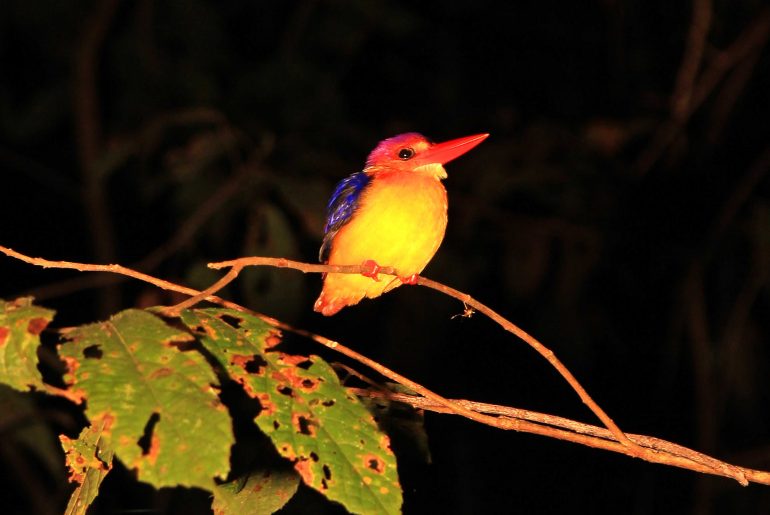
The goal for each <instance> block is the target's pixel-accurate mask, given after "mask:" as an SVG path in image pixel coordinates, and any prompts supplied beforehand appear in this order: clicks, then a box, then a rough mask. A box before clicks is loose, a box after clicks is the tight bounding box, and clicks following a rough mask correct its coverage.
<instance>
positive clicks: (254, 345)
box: [182, 309, 402, 513]
mask: <svg viewBox="0 0 770 515" xmlns="http://www.w3.org/2000/svg"><path fill="white" fill-rule="evenodd" d="M182 320H183V322H184V323H185V324H187V325H188V327H190V328H191V329H192V330H193V331H194V332H196V333H197V334H199V335H200V337H201V341H202V343H203V344H204V346H205V347H206V348H207V349H208V350H209V351H210V352H211V353H212V354H213V356H214V357H215V358H217V359H218V360H219V361H220V362H221V363H222V365H223V366H224V367H225V368H226V370H227V371H228V373H229V374H230V376H231V377H232V378H233V379H234V380H236V381H238V382H239V383H241V384H242V385H243V387H244V390H245V391H246V393H247V394H248V395H250V396H251V397H253V398H256V399H258V400H259V402H260V403H261V405H262V411H261V412H260V413H259V415H258V416H257V418H256V422H257V425H258V426H259V427H260V429H262V431H264V432H265V433H266V434H267V435H268V436H269V437H270V438H271V439H272V441H273V444H274V445H275V447H276V449H278V452H279V453H280V454H281V455H282V456H284V457H286V458H288V459H289V460H291V461H292V462H293V463H294V468H295V470H297V472H299V474H300V476H301V477H302V480H303V481H304V482H305V483H306V484H307V485H308V486H310V487H312V488H314V489H316V490H318V491H319V492H321V493H322V494H323V495H325V496H326V497H327V498H329V499H331V500H334V501H338V502H340V503H342V504H343V505H344V506H345V508H347V509H348V510H349V511H351V512H353V513H400V510H401V503H402V497H401V486H400V485H399V482H398V471H397V469H396V458H395V456H394V455H393V452H392V451H391V449H390V440H389V439H388V437H387V436H386V435H385V434H383V433H382V432H381V431H380V430H379V428H378V427H377V424H376V423H375V422H374V419H373V417H372V415H371V414H370V413H369V412H368V411H367V410H366V408H365V407H364V406H363V405H362V404H361V403H360V402H359V400H358V399H357V398H356V397H355V396H354V395H352V394H350V393H348V392H347V390H346V389H345V388H344V387H343V386H342V385H341V384H340V383H339V379H338V378H337V376H336V375H335V373H334V371H333V370H332V368H331V367H330V366H329V365H328V364H327V363H326V362H324V361H323V360H322V359H321V358H319V357H318V356H308V357H305V356H293V355H290V354H285V353H283V352H280V351H278V350H276V349H275V346H276V345H277V344H278V343H280V338H279V334H278V333H277V331H275V330H274V329H273V328H272V327H271V326H269V325H267V324H266V323H265V322H263V321H261V320H259V319H258V318H256V317H253V316H251V315H248V314H245V313H241V312H238V311H234V310H224V309H200V310H194V311H186V312H183V313H182Z"/></svg>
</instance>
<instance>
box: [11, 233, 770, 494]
mask: <svg viewBox="0 0 770 515" xmlns="http://www.w3.org/2000/svg"><path fill="white" fill-rule="evenodd" d="M0 252H2V253H3V254H5V255H7V256H9V257H12V258H15V259H19V260H21V261H23V262H25V263H29V264H32V265H35V266H40V267H43V268H64V269H72V270H79V271H84V272H109V273H115V274H121V275H125V276H128V277H132V278H134V279H138V280H140V281H144V282H147V283H150V284H153V285H155V286H158V287H160V288H163V289H166V290H173V291H176V292H180V293H184V294H186V295H191V296H194V297H196V298H205V300H208V301H210V302H214V303H216V304H219V305H223V306H226V307H230V308H233V309H237V310H240V311H244V312H249V313H252V314H253V315H255V316H257V317H259V318H260V319H262V320H264V321H265V322H267V323H269V324H271V325H273V326H275V327H277V328H279V329H282V330H286V331H291V332H293V333H295V334H299V335H301V336H305V337H307V338H309V339H312V340H313V341H315V342H317V343H319V344H321V345H324V346H325V347H327V348H329V349H332V350H334V351H336V352H339V353H340V354H343V355H345V356H347V357H349V358H351V359H354V360H356V361H358V362H359V363H361V364H363V365H365V366H367V367H369V368H371V369H373V370H375V371H377V372H378V373H380V374H381V375H382V376H384V377H387V378H388V379H391V380H393V381H395V382H397V383H399V384H401V385H403V386H406V387H407V388H409V389H410V390H412V391H414V392H416V393H417V394H418V395H406V396H404V395H403V394H396V393H390V392H388V393H384V392H382V391H381V389H378V391H375V392H371V391H367V392H366V395H369V396H377V395H380V396H385V395H387V397H388V398H391V399H393V400H397V401H399V402H406V403H407V404H411V405H413V406H415V407H418V408H420V409H430V410H432V411H437V412H440V413H453V414H457V415H461V416H464V417H466V418H469V419H471V420H474V421H476V422H479V423H482V424H487V425H490V426H493V427H497V428H500V429H505V430H515V431H522V432H528V433H533V434H539V435H543V436H549V437H552V438H557V439H561V440H566V441H570V442H573V443H578V444H581V445H586V446H589V447H594V448H597V449H605V450H609V451H613V452H618V453H621V454H626V455H628V456H632V457H638V458H642V459H644V460H646V461H649V462H651V463H661V464H665V465H671V466H676V467H680V468H685V469H688V470H693V471H696V472H702V473H708V474H714V475H718V476H724V477H729V478H733V479H735V480H736V481H738V482H739V483H740V484H741V485H747V484H748V482H749V481H751V482H755V483H763V484H768V485H770V472H766V471H761V470H753V469H749V468H745V467H739V466H736V465H732V464H729V463H725V462H723V461H721V460H717V459H715V458H712V457H710V456H706V455H704V454H701V453H698V452H696V451H693V450H691V449H688V448H686V447H682V446H679V445H677V444H674V443H671V442H667V441H665V440H661V439H658V438H654V437H649V436H644V435H633V434H623V433H622V432H620V430H619V429H617V426H615V427H616V429H617V432H620V435H621V437H620V438H619V437H618V435H617V434H616V431H613V430H612V428H607V429H604V428H600V427H596V426H590V425H587V424H582V423H580V422H577V421H574V420H569V419H565V418H562V417H556V416H553V415H546V414H542V413H536V412H530V411H526V410H520V409H516V408H511V407H507V406H496V405H491V404H484V403H478V402H473V401H467V400H450V399H446V398H444V397H442V396H441V395H438V394H436V393H434V392H432V391H431V390H429V389H427V388H425V387H423V386H422V385H420V384H418V383H416V382H414V381H411V380H410V379H407V378H406V377H404V376H402V375H400V374H398V373H396V372H394V371H392V370H390V369H388V368H387V367H385V366H383V365H381V364H379V363H377V362H375V361H373V360H371V359H369V358H367V357H366V356H363V355H361V354H359V353H357V352H356V351H354V350H352V349H350V348H348V347H345V346H344V345H342V344H340V343H339V342H336V341H334V340H330V339H329V338H326V337H324V336H321V335H317V334H314V333H311V332H309V331H305V330H302V329H297V328H294V327H292V326H290V325H288V324H285V323H283V322H280V321H279V320H276V319H274V318H272V317H269V316H266V315H263V314H260V313H254V312H252V311H250V310H248V309H246V308H244V307H242V306H239V305H238V304H235V303H233V302H229V301H226V300H223V299H221V298H219V297H216V296H213V295H208V296H205V297H203V295H204V294H205V293H206V292H208V291H210V290H214V289H215V288H214V286H217V287H221V285H222V284H226V283H227V282H229V281H231V280H232V279H233V278H235V277H237V275H238V273H239V272H240V270H242V269H243V267H245V266H250V265H255V264H260V265H269V266H274V267H278V268H294V269H297V270H300V271H303V272H332V273H360V272H361V267H360V266H359V265H352V266H331V265H317V264H310V263H300V262H296V261H290V260H287V259H282V258H261V257H260V258H243V259H240V260H233V261H227V262H222V263H213V264H210V265H209V266H211V267H212V268H228V267H229V268H230V269H231V270H229V271H228V274H226V276H225V278H226V279H225V278H223V279H220V281H217V283H216V284H215V285H214V286H212V287H211V288H208V289H207V290H206V291H204V292H199V291H198V290H195V289H192V288H187V287H185V286H181V285H178V284H175V283H171V282H169V281H165V280H162V279H158V278H156V277H152V276H150V275H147V274H144V273H141V272H137V271H135V270H131V269H130V268H126V267H123V266H120V265H94V264H86V263H74V262H69V261H51V260H47V259H43V258H35V257H30V256H26V255H24V254H21V253H19V252H16V251H14V250H12V249H9V248H7V247H3V246H0ZM380 273H383V274H386V275H397V273H396V271H395V270H393V269H392V268H383V269H382V270H381V272H380ZM418 284H422V285H424V286H427V287H430V288H434V289H437V290H439V291H442V292H444V293H447V294H449V295H451V296H453V297H455V298H458V299H459V300H461V301H463V302H465V303H466V304H467V305H470V306H473V307H474V309H477V310H478V311H480V312H484V313H485V314H487V315H488V316H490V317H491V318H493V320H495V321H496V322H498V323H499V324H501V325H503V327H506V329H507V330H509V331H511V332H513V333H514V334H516V335H517V336H520V337H522V338H523V339H525V338H526V339H525V341H527V343H530V345H531V344H532V343H531V342H536V343H537V344H538V345H539V347H537V346H536V347H535V348H536V349H538V352H541V354H542V355H544V356H546V357H547V356H548V355H552V354H553V353H551V352H550V351H549V350H548V349H546V348H545V347H544V346H542V344H540V343H539V342H537V340H535V339H534V338H532V337H531V336H529V335H528V334H527V333H526V332H524V331H523V330H521V329H519V328H518V327H516V326H515V325H513V324H512V323H511V322H509V321H507V320H505V319H504V318H503V317H501V316H500V315H498V314H497V313H495V312H494V311H492V310H491V309H489V308H487V307H486V306H484V305H483V304H481V303H479V302H478V301H475V300H474V299H473V298H471V297H470V296H469V295H466V294H463V293H461V292H458V291H457V290H454V289H452V288H449V287H447V286H444V285H441V284H440V283H436V282H435V281H431V280H429V279H425V278H420V279H419V281H418ZM170 309H177V310H178V309H179V306H175V307H172V308H170ZM482 310H483V311H482ZM552 359H555V356H553V357H552ZM549 361H550V360H549ZM561 367H563V365H561ZM564 370H565V371H566V368H564ZM560 373H561V371H560ZM567 374H569V372H568V371H567ZM569 377H571V374H569ZM573 379H574V378H573ZM570 384H572V383H570ZM573 387H574V385H573ZM356 393H360V394H363V392H361V391H360V390H356ZM586 395H587V394H586ZM589 399H590V397H589ZM602 413H603V412H602ZM624 440H625V441H624ZM626 441H628V442H631V444H632V445H628V444H627V443H626ZM640 450H641V452H640Z"/></svg>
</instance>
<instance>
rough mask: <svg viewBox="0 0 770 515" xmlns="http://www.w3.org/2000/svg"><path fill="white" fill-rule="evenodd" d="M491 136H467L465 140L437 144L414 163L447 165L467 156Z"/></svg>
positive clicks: (458, 139) (459, 139) (420, 155)
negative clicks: (467, 153) (462, 156)
mask: <svg viewBox="0 0 770 515" xmlns="http://www.w3.org/2000/svg"><path fill="white" fill-rule="evenodd" d="M487 136H489V134H475V135H473V136H465V137H464V138H457V139H453V140H450V141H445V142H443V143H436V144H435V145H433V146H432V147H430V148H429V149H428V150H425V151H423V152H421V153H420V154H419V155H417V156H416V157H415V160H414V161H413V162H414V164H416V165H418V166H419V165H427V164H436V163H437V164H442V165H443V164H446V163H448V162H449V161H451V160H452V159H455V158H458V157H460V156H461V155H463V154H465V153H466V152H468V151H469V150H471V149H472V148H473V147H475V146H476V145H478V144H479V143H481V142H482V141H484V140H485V139H487Z"/></svg>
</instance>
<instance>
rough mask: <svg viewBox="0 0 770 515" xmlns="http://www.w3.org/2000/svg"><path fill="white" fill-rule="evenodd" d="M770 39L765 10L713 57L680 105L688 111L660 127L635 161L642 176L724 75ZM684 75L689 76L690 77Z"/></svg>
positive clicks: (768, 10)
mask: <svg viewBox="0 0 770 515" xmlns="http://www.w3.org/2000/svg"><path fill="white" fill-rule="evenodd" d="M768 37H770V8H767V7H765V8H764V9H763V10H762V11H761V12H760V13H759V14H758V15H757V16H756V17H755V18H754V20H753V21H752V22H751V23H750V24H749V26H748V27H746V29H745V30H744V31H743V32H742V33H741V35H740V36H738V38H736V40H735V41H734V42H733V43H732V44H731V45H730V46H729V47H728V48H727V49H726V50H723V51H721V52H716V53H715V54H714V57H712V59H711V60H710V61H709V64H708V66H707V67H706V69H705V70H704V71H703V72H702V73H701V75H700V76H699V77H697V79H696V82H695V83H694V84H693V86H692V87H691V91H692V92H691V94H688V95H685V96H686V97H687V98H689V100H688V101H686V102H684V103H681V102H680V104H679V105H681V106H684V107H686V109H684V107H680V108H677V109H684V110H683V111H681V112H677V114H675V115H672V117H671V118H670V119H668V120H666V121H665V122H663V123H662V124H661V125H660V127H659V128H658V130H657V131H656V132H655V134H654V135H653V137H652V139H651V141H650V144H649V145H648V146H647V148H645V149H644V151H643V152H642V153H641V154H640V155H639V158H638V159H637V161H636V164H635V168H636V170H637V173H638V174H639V175H644V174H645V173H647V171H649V169H650V168H652V166H653V165H654V164H655V163H656V162H657V161H658V159H660V157H661V156H662V155H663V153H664V152H665V151H666V150H667V149H668V147H669V146H670V145H671V144H672V143H673V142H674V141H675V140H676V138H677V136H679V134H680V133H681V132H682V130H683V129H684V127H685V125H687V122H688V120H689V119H690V117H691V116H692V115H693V113H694V112H695V111H696V110H697V109H698V108H699V107H700V106H701V104H703V102H704V101H705V100H706V98H708V96H709V95H711V93H712V92H713V91H714V89H715V88H716V87H717V85H719V83H720V81H721V80H722V78H723V77H724V76H725V74H726V73H727V72H729V71H730V70H731V69H732V68H734V67H736V66H737V65H739V64H740V63H741V62H743V61H744V60H745V59H750V58H751V56H752V55H753V53H754V52H755V51H757V49H760V48H762V47H764V46H765V44H766V43H767V40H768ZM687 62H689V61H685V63H684V64H685V65H686V63H687ZM696 69H697V68H696ZM682 75H683V73H682V72H680V76H682ZM684 75H685V76H687V73H684ZM683 80H684V79H683Z"/></svg>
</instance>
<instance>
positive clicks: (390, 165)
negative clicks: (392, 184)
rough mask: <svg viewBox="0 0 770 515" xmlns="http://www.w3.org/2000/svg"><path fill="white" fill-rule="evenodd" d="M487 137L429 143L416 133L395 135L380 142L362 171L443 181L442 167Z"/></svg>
mask: <svg viewBox="0 0 770 515" xmlns="http://www.w3.org/2000/svg"><path fill="white" fill-rule="evenodd" d="M487 136H489V134H476V135H474V136H466V137H464V138H458V139H453V140H451V141H445V142H444V143H433V142H431V141H430V140H428V139H427V138H426V137H425V136H423V135H422V134H418V133H416V132H407V133H405V134H399V135H398V136H393V137H392V138H388V139H386V140H382V141H381V142H380V143H379V145H377V147H376V148H375V149H374V150H372V153H371V154H369V158H368V159H367V160H366V168H364V171H365V172H367V173H369V174H378V173H381V172H413V173H420V174H426V175H429V176H431V177H435V178H436V179H445V178H446V170H444V164H446V163H448V162H449V161H451V160H452V159H455V158H457V157H459V156H461V155H463V154H465V153H466V152H468V151H469V150H470V149H472V148H473V147H475V146H476V145H478V144H479V143H481V142H482V141H484V140H485V139H486V138H487Z"/></svg>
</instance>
